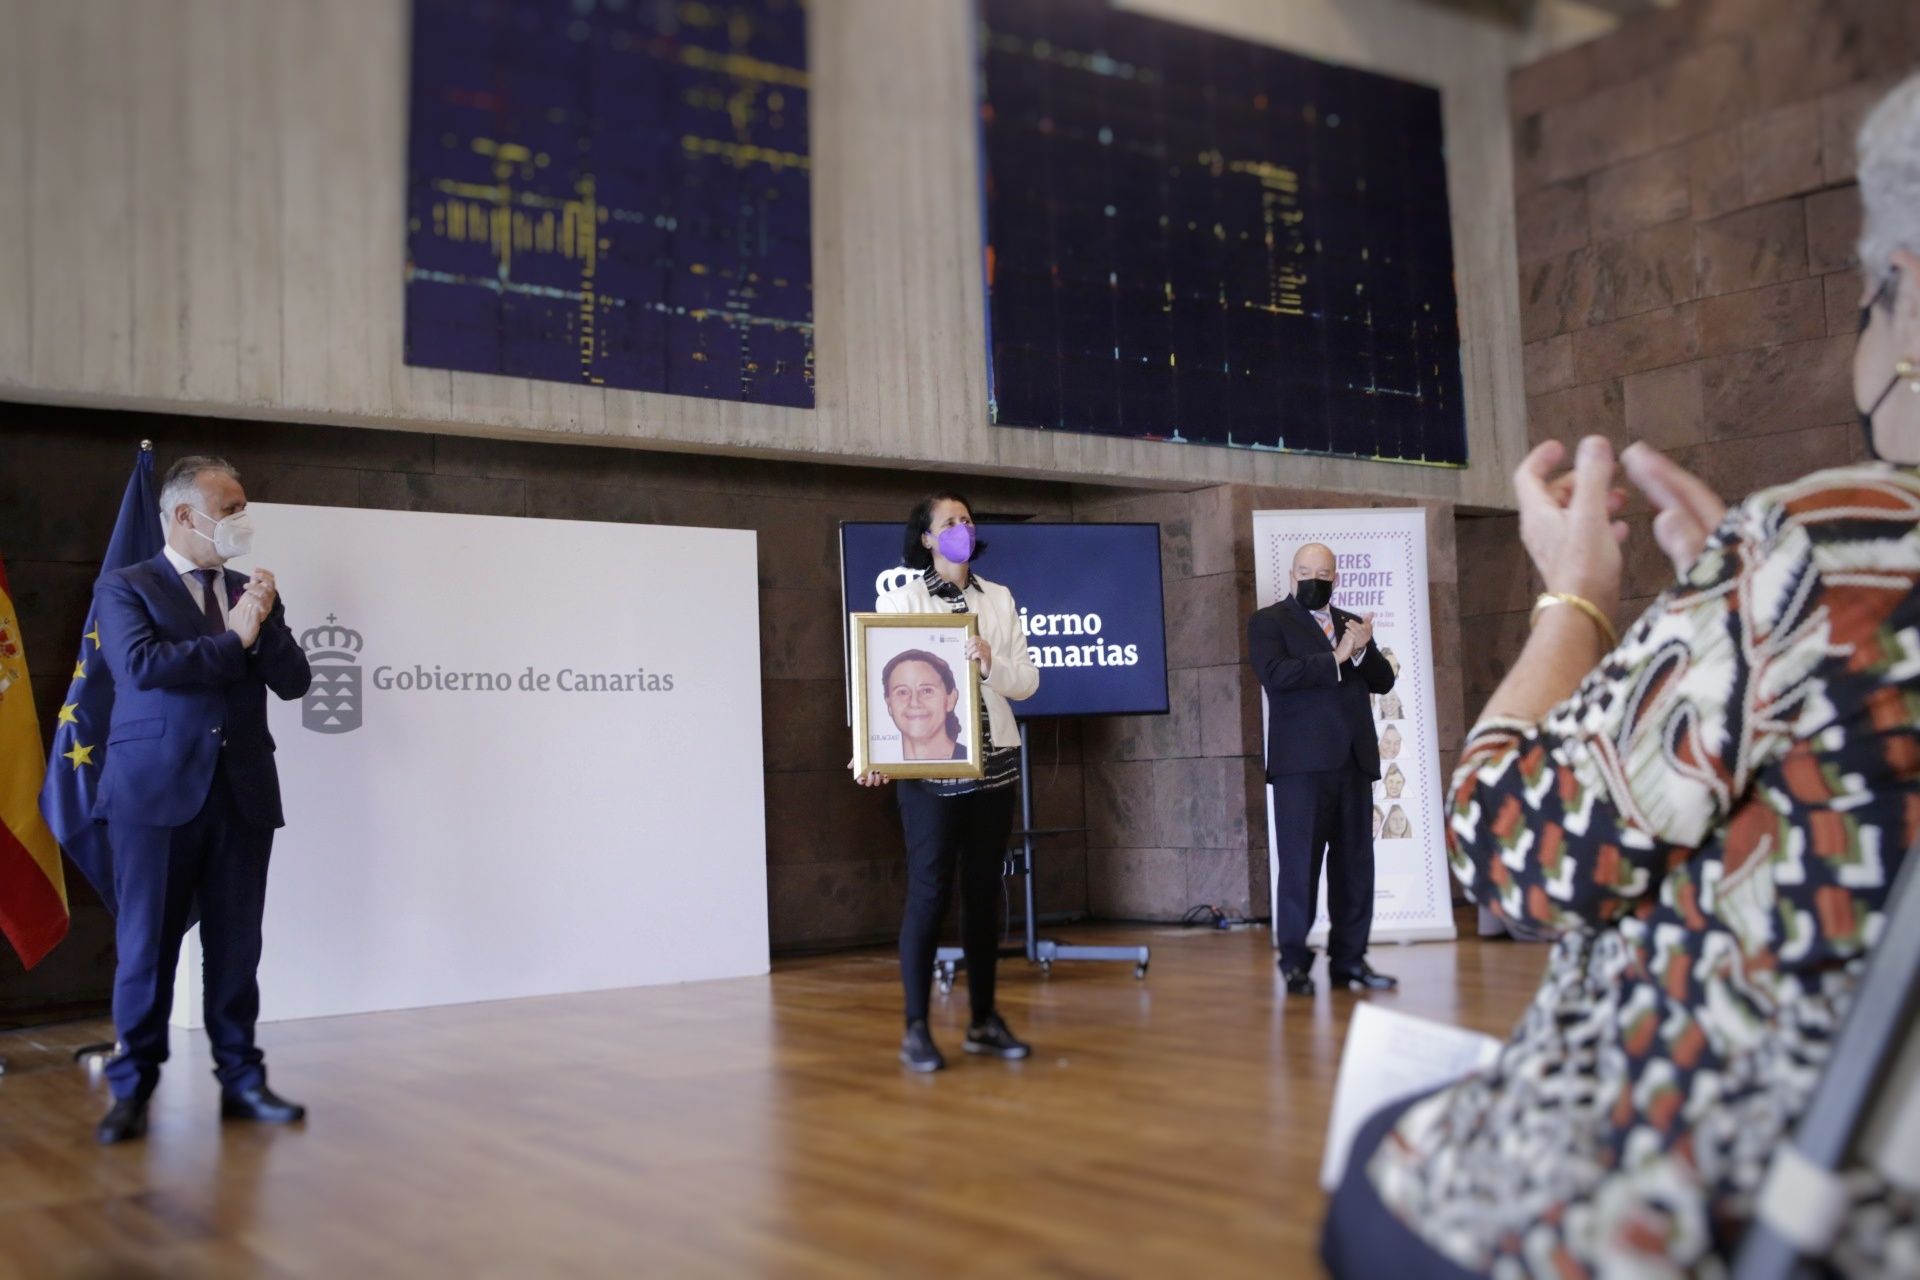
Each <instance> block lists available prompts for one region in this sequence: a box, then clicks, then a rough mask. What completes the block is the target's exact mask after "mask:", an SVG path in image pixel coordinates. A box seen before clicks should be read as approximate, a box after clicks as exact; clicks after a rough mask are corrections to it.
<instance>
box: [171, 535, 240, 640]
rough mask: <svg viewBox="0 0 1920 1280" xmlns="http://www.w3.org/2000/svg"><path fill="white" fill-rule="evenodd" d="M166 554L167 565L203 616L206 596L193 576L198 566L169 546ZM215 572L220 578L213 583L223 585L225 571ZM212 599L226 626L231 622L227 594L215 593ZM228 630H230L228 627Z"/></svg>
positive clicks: (205, 608) (225, 575)
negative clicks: (178, 578)
mask: <svg viewBox="0 0 1920 1280" xmlns="http://www.w3.org/2000/svg"><path fill="white" fill-rule="evenodd" d="M166 552H167V563H168V564H170V565H172V566H173V571H174V572H175V573H177V574H179V575H180V582H181V585H182V586H184V587H186V589H187V594H188V595H190V596H192V597H193V607H194V608H195V609H197V610H199V611H200V613H201V615H202V616H205V614H206V612H207V595H206V592H205V591H203V590H202V589H201V587H200V579H199V578H197V577H195V576H194V575H195V574H196V573H198V572H199V571H200V566H199V565H197V564H195V563H194V562H193V561H191V560H189V559H187V558H186V557H185V556H183V555H181V554H180V553H179V552H178V551H175V550H174V549H173V548H172V547H171V546H169V547H167V548H166ZM215 572H216V573H218V574H219V575H220V576H219V577H217V578H215V579H214V581H215V582H218V583H222V584H224V583H225V582H226V580H227V571H226V570H225V569H218V570H215ZM213 598H214V602H215V603H216V604H217V605H218V606H219V608H220V621H221V623H222V624H223V625H228V624H229V623H230V621H231V620H230V619H229V617H228V613H229V609H230V606H229V605H228V604H227V593H226V592H225V591H224V590H222V591H216V592H214V593H213ZM229 629H231V627H230V626H229Z"/></svg>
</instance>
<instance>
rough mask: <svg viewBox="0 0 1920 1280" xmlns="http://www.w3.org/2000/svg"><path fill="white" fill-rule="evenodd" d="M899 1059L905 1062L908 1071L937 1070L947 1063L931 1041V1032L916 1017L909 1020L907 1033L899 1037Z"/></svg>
mask: <svg viewBox="0 0 1920 1280" xmlns="http://www.w3.org/2000/svg"><path fill="white" fill-rule="evenodd" d="M900 1061H902V1062H904V1063H906V1065H907V1070H909V1071H939V1070H942V1069H943V1068H945V1067H946V1065H947V1060H946V1059H945V1058H943V1057H941V1056H940V1049H939V1047H938V1046H936V1045H935V1044H934V1043H933V1033H932V1032H930V1031H928V1030H927V1024H926V1023H924V1022H922V1021H920V1020H918V1019H915V1020H914V1021H912V1022H909V1023H908V1024H907V1034H905V1035H904V1036H901V1037H900Z"/></svg>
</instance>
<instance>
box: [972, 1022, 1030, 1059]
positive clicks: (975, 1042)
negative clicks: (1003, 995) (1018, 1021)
mask: <svg viewBox="0 0 1920 1280" xmlns="http://www.w3.org/2000/svg"><path fill="white" fill-rule="evenodd" d="M960 1047H961V1048H963V1049H965V1050H966V1051H967V1052H968V1053H983V1054H985V1055H987V1056H988V1057H989V1058H1005V1059H1007V1060H1008V1061H1009V1062H1013V1061H1017V1060H1018V1059H1020V1058H1024V1057H1026V1056H1027V1055H1028V1054H1030V1053H1032V1052H1033V1050H1032V1049H1030V1048H1028V1047H1027V1046H1026V1045H1024V1044H1022V1043H1021V1042H1020V1040H1019V1038H1018V1037H1017V1036H1015V1035H1014V1034H1013V1032H1011V1031H1009V1030H1008V1029H1007V1024H1006V1020H1005V1019H1003V1018H1002V1017H1001V1016H1000V1015H999V1014H997V1013H990V1014H988V1015H987V1020H986V1021H985V1022H982V1023H979V1024H977V1025H975V1026H971V1027H968V1028H967V1039H966V1042H965V1043H964V1044H962V1045H961V1046H960Z"/></svg>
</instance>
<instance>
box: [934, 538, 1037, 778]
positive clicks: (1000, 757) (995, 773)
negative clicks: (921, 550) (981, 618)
mask: <svg viewBox="0 0 1920 1280" xmlns="http://www.w3.org/2000/svg"><path fill="white" fill-rule="evenodd" d="M924 578H925V580H926V584H927V590H928V592H929V593H931V594H932V596H933V598H934V599H936V600H941V601H944V602H946V604H947V605H948V606H949V607H950V608H951V609H952V610H953V612H955V613H972V612H973V602H972V601H970V600H969V599H968V598H967V592H969V591H972V592H977V591H979V589H980V588H978V587H977V586H975V585H974V583H973V577H972V575H968V577H967V586H966V589H965V590H964V591H963V590H962V589H961V588H959V587H956V586H954V585H953V584H952V583H951V582H948V581H947V580H946V579H945V578H943V577H941V576H940V573H939V571H938V570H937V569H935V568H933V567H932V566H931V565H929V566H928V567H927V571H926V573H925V575H924ZM987 721H988V717H987V686H986V684H985V683H984V682H983V683H982V684H981V685H980V732H981V733H982V734H983V735H984V734H986V733H987ZM981 763H982V765H983V767H984V772H983V773H982V774H981V776H980V777H978V778H928V779H926V780H925V782H924V783H923V784H922V785H924V786H925V787H926V789H927V790H928V791H931V792H932V793H933V794H935V795H938V796H963V795H967V794H968V793H970V792H974V791H998V790H1000V789H1001V788H1003V787H1010V786H1012V785H1013V784H1014V783H1015V782H1017V781H1018V780H1019V778H1020V748H1018V747H996V746H994V745H993V740H992V738H991V737H988V738H987V740H986V754H985V756H984V757H983V758H982V760H981Z"/></svg>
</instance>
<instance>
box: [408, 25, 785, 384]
mask: <svg viewBox="0 0 1920 1280" xmlns="http://www.w3.org/2000/svg"><path fill="white" fill-rule="evenodd" d="M412 112H413V114H412V123H411V131H410V136H409V142H408V162H407V172H408V177H407V274H406V307H407V316H406V359H407V363H408V364H410V365H420V366H423V367H426V368H433V369H460V370H465V371H468V372H472V373H494V374H505V375H508V376H512V377H521V378H539V379H543V380H547V381H553V382H574V383H580V384H582V385H587V386H607V387H620V388H625V389H628V390H635V391H664V392H668V393H671V394H675V395H691V396H705V397H709V398H712V399H720V400H743V401H752V402H756V403H761V404H778V405H791V406H797V407H801V408H812V407H813V260H812V251H811V244H812V228H811V221H810V213H809V209H808V195H809V170H810V161H809V157H808V149H807V58H806V11H805V6H804V4H803V3H802V0H705V2H703V3H698V4H694V3H686V2H684V0H414V8H413V81H412Z"/></svg>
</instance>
